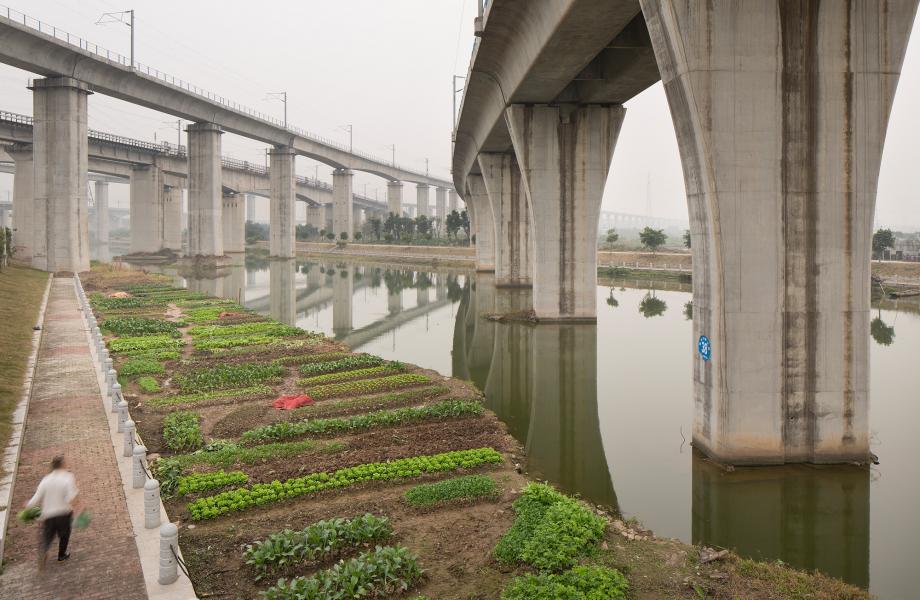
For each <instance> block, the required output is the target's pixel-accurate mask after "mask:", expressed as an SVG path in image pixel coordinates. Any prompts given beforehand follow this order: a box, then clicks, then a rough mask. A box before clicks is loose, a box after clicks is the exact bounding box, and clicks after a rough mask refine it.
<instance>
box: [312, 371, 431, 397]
mask: <svg viewBox="0 0 920 600" xmlns="http://www.w3.org/2000/svg"><path fill="white" fill-rule="evenodd" d="M423 383H431V378H430V377H428V376H426V375H418V374H416V373H400V374H399V375H390V376H389V377H380V378H378V379H359V380H358V381H343V382H341V383H330V384H327V385H318V386H315V387H312V388H310V397H311V398H313V399H314V400H323V399H324V398H335V397H336V396H345V395H351V394H376V393H378V392H390V391H393V390H398V389H402V388H407V387H412V386H415V385H421V384H423Z"/></svg>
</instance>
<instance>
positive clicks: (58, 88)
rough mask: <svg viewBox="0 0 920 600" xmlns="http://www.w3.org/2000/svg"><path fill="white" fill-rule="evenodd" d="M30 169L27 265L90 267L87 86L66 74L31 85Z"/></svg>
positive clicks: (69, 268) (56, 268) (59, 268)
mask: <svg viewBox="0 0 920 600" xmlns="http://www.w3.org/2000/svg"><path fill="white" fill-rule="evenodd" d="M30 89H31V90H32V101H33V112H32V114H33V126H32V150H33V160H34V163H33V168H34V183H33V185H34V188H33V191H34V194H35V203H34V210H33V215H34V219H33V246H32V266H33V267H35V268H36V269H41V270H43V271H52V272H55V271H72V272H79V271H86V270H87V269H89V224H88V222H87V213H88V211H89V209H88V208H87V200H88V198H87V189H88V185H89V180H88V178H87V167H88V161H89V158H88V155H89V150H88V147H87V138H86V135H87V132H88V131H87V121H86V107H87V99H88V97H89V95H90V93H91V92H90V91H89V87H88V86H87V85H86V84H85V83H83V82H81V81H77V80H76V79H71V78H70V77H49V78H46V79H36V80H34V81H33V83H32V87H31V88H30Z"/></svg>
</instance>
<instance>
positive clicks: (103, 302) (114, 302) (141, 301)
mask: <svg viewBox="0 0 920 600" xmlns="http://www.w3.org/2000/svg"><path fill="white" fill-rule="evenodd" d="M90 303H91V304H92V305H93V308H96V309H98V310H123V309H125V308H141V307H146V306H152V305H156V304H160V303H159V302H157V301H155V300H151V299H148V298H136V297H128V298H106V297H105V296H103V295H102V294H93V295H92V297H91V298H90Z"/></svg>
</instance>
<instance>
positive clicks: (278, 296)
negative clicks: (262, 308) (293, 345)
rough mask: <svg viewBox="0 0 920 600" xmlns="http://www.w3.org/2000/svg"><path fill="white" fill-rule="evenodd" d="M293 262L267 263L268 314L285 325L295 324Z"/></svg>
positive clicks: (287, 260) (279, 260) (295, 303)
mask: <svg viewBox="0 0 920 600" xmlns="http://www.w3.org/2000/svg"><path fill="white" fill-rule="evenodd" d="M295 267H296V264H295V261H293V260H291V259H276V260H271V261H269V263H268V288H269V314H270V316H271V318H273V319H275V320H276V321H280V322H282V323H284V324H285V325H291V326H293V325H296V323H297V296H296V293H295V290H294V287H295V286H294V273H295Z"/></svg>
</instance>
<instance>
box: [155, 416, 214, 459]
mask: <svg viewBox="0 0 920 600" xmlns="http://www.w3.org/2000/svg"><path fill="white" fill-rule="evenodd" d="M200 419H201V416H200V415H199V414H198V413H193V412H188V411H178V412H174V413H169V414H168V415H166V417H165V418H164V419H163V441H164V442H166V447H167V448H170V449H172V450H194V449H195V448H198V447H200V446H201V445H202V444H203V443H204V438H203V437H202V435H201V426H200V425H199V423H198V421H199V420H200Z"/></svg>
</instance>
